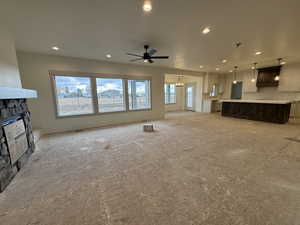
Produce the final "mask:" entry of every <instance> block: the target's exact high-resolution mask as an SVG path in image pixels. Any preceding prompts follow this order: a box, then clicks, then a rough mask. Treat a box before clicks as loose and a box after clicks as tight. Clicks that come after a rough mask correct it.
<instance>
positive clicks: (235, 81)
mask: <svg viewBox="0 0 300 225" xmlns="http://www.w3.org/2000/svg"><path fill="white" fill-rule="evenodd" d="M237 69H238V67H237V66H235V67H234V78H233V83H234V84H236V83H237V80H236V73H237Z"/></svg>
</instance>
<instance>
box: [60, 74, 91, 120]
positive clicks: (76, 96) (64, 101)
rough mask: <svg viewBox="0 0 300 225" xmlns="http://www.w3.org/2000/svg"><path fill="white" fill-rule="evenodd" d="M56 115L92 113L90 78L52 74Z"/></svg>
mask: <svg viewBox="0 0 300 225" xmlns="http://www.w3.org/2000/svg"><path fill="white" fill-rule="evenodd" d="M54 84H55V88H56V101H57V114H58V116H71V115H81V114H91V113H94V108H93V100H92V91H91V79H90V78H88V77H71V76H54Z"/></svg>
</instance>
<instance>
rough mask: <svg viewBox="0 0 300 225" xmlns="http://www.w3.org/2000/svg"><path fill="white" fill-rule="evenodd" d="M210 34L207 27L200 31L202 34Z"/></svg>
mask: <svg viewBox="0 0 300 225" xmlns="http://www.w3.org/2000/svg"><path fill="white" fill-rule="evenodd" d="M209 32H210V28H209V27H205V28H204V29H203V30H202V34H208V33H209Z"/></svg>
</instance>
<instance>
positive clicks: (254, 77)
mask: <svg viewBox="0 0 300 225" xmlns="http://www.w3.org/2000/svg"><path fill="white" fill-rule="evenodd" d="M256 65H257V62H255V63H253V66H252V67H251V68H252V70H253V77H252V79H251V82H252V83H254V82H255V81H256V76H255V75H256Z"/></svg>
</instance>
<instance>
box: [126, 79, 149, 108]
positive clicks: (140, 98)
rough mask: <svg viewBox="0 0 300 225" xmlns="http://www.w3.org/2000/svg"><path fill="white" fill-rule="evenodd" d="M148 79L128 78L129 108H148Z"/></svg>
mask: <svg viewBox="0 0 300 225" xmlns="http://www.w3.org/2000/svg"><path fill="white" fill-rule="evenodd" d="M150 101H151V97H150V81H149V80H128V103H129V110H139V109H150V108H151V103H150Z"/></svg>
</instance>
